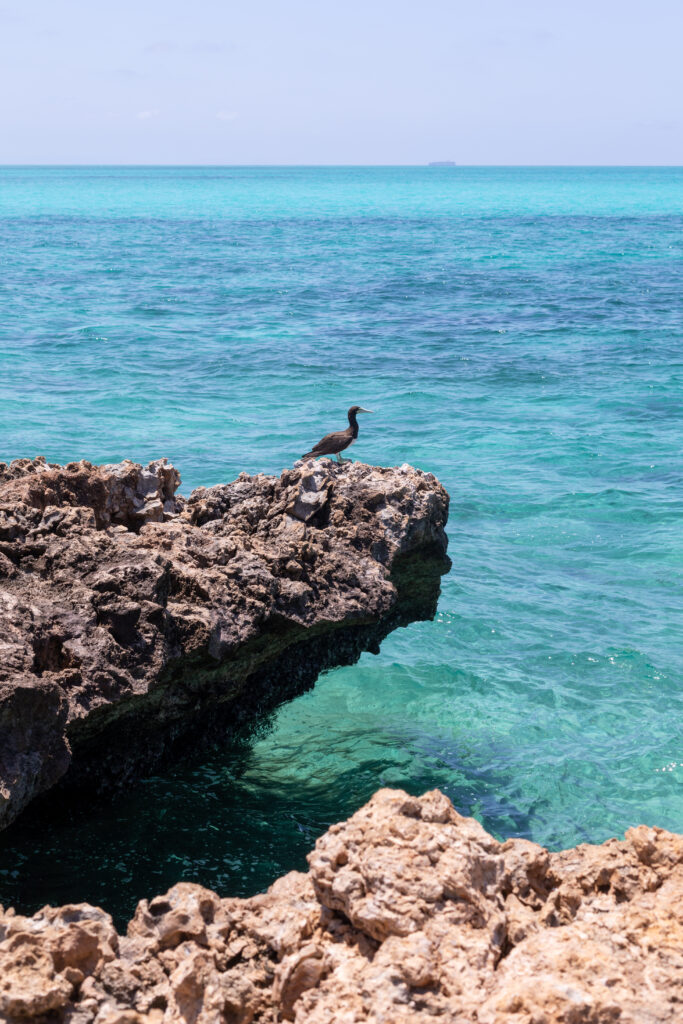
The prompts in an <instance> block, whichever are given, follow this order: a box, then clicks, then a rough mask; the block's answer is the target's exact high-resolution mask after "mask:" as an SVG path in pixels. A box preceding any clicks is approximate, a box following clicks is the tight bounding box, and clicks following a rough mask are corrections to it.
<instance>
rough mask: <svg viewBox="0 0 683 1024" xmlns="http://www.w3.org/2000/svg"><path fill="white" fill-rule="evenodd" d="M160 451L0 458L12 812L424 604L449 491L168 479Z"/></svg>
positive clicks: (129, 764)
mask: <svg viewBox="0 0 683 1024" xmlns="http://www.w3.org/2000/svg"><path fill="white" fill-rule="evenodd" d="M179 482H180V477H179V475H178V473H177V471H176V470H175V469H174V468H173V467H172V466H171V465H169V464H168V463H167V462H166V460H160V461H157V462H152V463H150V464H149V466H148V467H147V468H143V467H142V466H139V465H137V464H135V463H132V462H123V463H121V464H120V465H112V466H99V467H96V466H92V465H91V464H90V463H88V462H78V463H71V464H69V465H67V466H64V467H61V466H52V465H48V464H47V463H46V462H45V460H44V459H42V458H38V459H35V460H33V461H31V460H29V459H22V460H19V461H17V462H13V463H12V464H11V465H10V466H9V467H8V466H6V465H5V464H0V827H2V826H4V825H6V824H8V823H9V822H10V821H11V820H12V819H13V818H15V817H16V815H17V814H18V813H19V812H20V811H21V810H22V808H23V807H25V806H26V804H27V803H28V802H29V801H30V800H32V799H33V798H34V797H35V796H36V795H38V794H40V793H42V792H44V791H45V790H47V789H49V788H50V787H52V786H53V785H54V784H55V783H57V782H59V780H62V783H61V784H62V785H69V786H71V787H85V788H87V789H106V788H108V787H112V786H114V785H119V784H123V783H125V782H127V781H129V780H130V779H132V778H135V777H136V776H138V775H140V774H142V773H144V772H147V771H149V770H151V769H152V768H153V767H155V766H157V765H158V764H159V763H160V761H162V760H163V759H168V758H172V757H175V756H176V755H177V754H178V753H179V752H182V753H186V752H187V751H188V750H193V749H195V748H196V747H198V746H199V745H201V744H203V743H205V742H207V741H210V740H211V739H212V738H215V737H217V736H219V735H222V734H223V733H224V732H225V730H226V729H230V728H232V727H235V726H236V725H238V724H241V723H244V722H245V721H250V720H252V719H255V718H257V717H258V716H259V715H260V714H262V713H263V712H264V711H267V710H268V709H270V708H272V707H274V706H275V705H277V704H278V703H280V702H281V701H283V700H286V699H289V698H290V697H292V696H294V695H296V694H298V693H301V692H303V691H304V690H305V689H307V688H309V687H310V686H312V685H313V683H314V682H315V679H316V678H317V676H318V675H319V673H320V672H321V671H322V670H323V669H326V668H330V667H333V666H336V665H342V664H350V663H352V662H353V661H355V660H356V659H357V658H358V657H359V656H360V654H361V653H362V651H364V650H371V651H376V650H377V649H378V645H379V642H380V641H381V640H382V638H383V637H384V636H385V635H386V634H387V633H388V632H389V631H390V630H392V629H394V628H395V627H397V626H401V625H405V624H407V623H408V622H410V621H413V620H415V619H424V618H430V617H432V616H433V614H434V611H435V609H436V601H437V597H438V594H439V580H440V575H441V574H442V573H443V572H445V571H446V570H447V568H448V566H449V564H450V563H449V562H448V559H447V557H446V553H445V552H446V545H447V540H446V535H445V533H444V526H445V523H446V519H447V515H448V495H447V494H446V491H445V490H444V489H443V487H442V486H441V485H440V484H439V483H438V481H437V480H436V479H435V477H434V476H432V475H431V474H429V473H423V472H421V471H420V470H417V469H413V468H412V467H410V466H407V465H404V466H401V467H400V468H393V469H383V468H377V467H371V466H366V465H363V464H360V463H356V464H353V465H351V464H347V465H343V466H340V465H337V464H335V463H331V462H329V461H326V462H318V463H315V464H314V463H312V462H305V463H297V464H296V465H295V467H294V468H293V469H290V470H286V471H285V472H284V473H283V474H282V476H281V477H279V478H278V477H270V476H263V475H258V476H253V477H250V476H247V475H246V474H241V475H240V476H239V477H238V478H237V480H235V481H233V482H232V483H230V484H224V485H220V486H216V487H209V488H199V489H198V490H196V491H194V492H193V493H192V494H191V495H190V497H189V498H188V499H187V500H186V499H184V498H182V497H180V496H177V495H176V493H175V492H176V488H177V486H178V484H179Z"/></svg>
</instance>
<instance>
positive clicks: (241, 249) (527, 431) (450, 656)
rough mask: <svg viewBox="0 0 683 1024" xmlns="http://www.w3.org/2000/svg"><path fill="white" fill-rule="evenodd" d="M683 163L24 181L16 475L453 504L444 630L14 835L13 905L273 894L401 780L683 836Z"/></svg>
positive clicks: (544, 812) (8, 343) (419, 630)
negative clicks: (304, 466) (345, 452)
mask: <svg viewBox="0 0 683 1024" xmlns="http://www.w3.org/2000/svg"><path fill="white" fill-rule="evenodd" d="M682 271H683V169H676V168H668V169H663V168H653V169H647V168H637V169H635V168H623V169H605V168H602V169H600V168H571V169H563V168H464V167H463V168H443V169H441V168H225V169H224V168H215V167H212V168H157V169H153V168H77V169H74V168H18V167H13V168H3V169H0V313H1V316H0V459H1V460H5V461H6V460H9V459H11V458H16V457H21V456H29V455H30V456H33V455H37V454H43V455H45V456H46V457H47V458H48V459H49V460H50V461H59V462H66V461H70V460H73V459H79V458H87V459H90V460H91V461H93V462H111V461H118V460H120V459H123V458H125V457H130V458H133V459H136V460H138V461H140V462H145V461H146V460H149V459H152V458H157V457H159V456H164V455H165V456H168V457H169V458H170V459H171V460H172V461H173V462H174V463H175V465H176V466H178V467H179V469H180V471H181V474H182V477H183V486H182V488H181V489H182V490H183V491H185V492H187V491H189V490H190V489H191V488H193V487H195V486H197V485H200V484H213V483H216V482H220V481H226V480H229V479H232V478H233V477H234V476H236V475H237V473H239V472H240V471H241V470H247V471H249V472H256V471H264V472H269V473H279V472H280V470H281V469H282V468H283V467H284V466H287V465H290V464H291V463H292V462H293V460H294V459H295V458H297V457H298V456H299V455H300V454H301V452H303V451H305V450H307V449H308V448H310V446H311V444H312V443H313V442H315V441H316V440H317V439H318V438H319V437H320V436H321V435H322V434H323V433H325V432H327V431H328V430H330V429H336V428H338V427H342V426H344V425H345V411H346V409H347V408H348V406H349V405H351V404H354V403H358V404H361V405H364V406H366V407H368V408H371V409H374V410H375V415H374V416H373V417H365V418H362V419H361V434H360V439H359V441H358V443H357V445H356V446H355V447H354V449H353V450H352V454H353V456H354V458H357V459H362V460H364V461H368V462H373V463H378V464H386V465H390V464H397V463H402V462H404V461H408V462H411V463H413V464H414V465H416V466H420V467H422V468H424V469H427V470H431V471H433V472H434V473H436V474H437V475H438V476H439V478H440V479H441V480H442V482H443V483H444V485H445V486H446V487H447V489H448V490H449V492H450V494H451V498H452V505H451V515H450V522H449V526H448V533H449V537H450V555H451V557H452V559H453V568H452V571H451V573H450V575H449V576H448V577H446V578H445V579H444V582H443V591H442V596H441V600H440V604H439V612H438V614H437V617H436V619H435V620H434V621H433V622H430V623H415V624H413V625H411V626H410V627H408V628H406V629H403V630H399V631H397V632H396V633H394V634H393V635H392V636H391V637H389V638H388V639H387V640H386V641H385V642H384V644H383V646H382V650H381V653H380V654H379V655H378V656H373V655H369V654H368V655H364V656H363V657H362V659H361V661H360V662H359V664H358V665H357V666H354V667H352V668H345V669H340V670H338V671H334V672H330V673H329V674H327V675H325V676H323V677H322V678H321V679H320V680H319V681H318V683H317V685H316V687H315V689H314V690H313V691H311V692H310V693H308V694H306V695H304V696H302V697H301V698H299V699H297V700H295V701H293V702H292V703H290V704H288V705H286V706H284V707H283V708H281V709H280V710H279V711H278V712H277V713H276V714H275V715H274V716H273V717H272V719H271V720H270V721H269V722H267V723H264V724H263V726H262V727H261V728H260V729H259V730H258V732H257V733H255V734H254V735H251V736H244V737H242V738H241V739H240V740H239V742H234V743H232V744H230V745H226V746H225V748H223V749H217V750H216V751H215V752H214V753H213V754H212V755H211V756H210V757H207V758H206V759H205V760H204V761H203V762H201V763H197V762H194V763H190V764H188V765H178V766H177V767H176V768H175V769H174V770H172V771H169V772H167V773H165V774H164V775H160V776H157V777H154V778H152V779H149V780H146V781H144V782H142V783H141V784H140V785H139V786H138V788H137V789H136V790H135V791H134V792H131V793H128V794H125V795H124V796H121V797H119V798H117V799H116V800H115V801H114V802H113V803H110V804H106V805H102V806H96V807H93V806H89V807H81V806H73V805H66V804H62V803H60V802H58V801H54V802H52V803H51V806H50V809H49V811H48V810H46V809H45V808H43V809H41V811H40V813H39V814H38V813H35V812H31V811H29V812H27V814H26V815H25V817H24V818H23V819H22V820H21V821H20V822H19V823H18V824H17V825H16V826H15V827H14V828H12V829H11V830H10V831H9V832H7V833H5V834H4V835H3V837H2V838H0V902H4V903H6V904H7V903H14V904H16V905H17V906H18V907H20V908H21V909H29V910H33V909H35V908H36V907H37V906H40V905H41V904H43V903H45V902H53V903H54V902H57V903H62V902H65V901H68V900H89V901H91V902H95V903H98V904H100V905H102V906H104V907H105V908H106V909H109V910H110V911H113V912H114V913H115V914H116V915H117V919H118V920H119V921H120V922H121V921H125V920H126V918H127V917H128V916H129V915H130V913H131V912H132V910H133V908H134V906H135V903H136V901H137V900H138V899H139V898H142V897H144V896H151V895H153V894H154V893H157V892H161V891H164V889H165V888H166V887H167V886H169V885H171V884H172V883H174V882H175V881H178V880H179V879H181V878H183V879H187V880H195V881H199V882H201V883H203V884H205V885H207V886H210V887H212V888H215V889H217V890H218V891H219V892H221V893H223V894H226V895H228V894H232V895H248V894H251V893H254V892H256V891H258V890H259V889H262V888H264V887H265V886H267V885H268V884H269V883H270V882H271V881H272V880H273V879H274V878H275V877H276V876H278V875H279V874H281V873H282V872H284V871H286V870H288V869H290V868H304V867H305V853H306V851H307V850H308V849H309V848H310V847H311V845H312V844H313V841H314V839H315V837H316V836H317V835H318V834H319V833H320V832H321V831H323V830H324V829H325V828H326V827H327V826H328V825H329V824H330V823H331V822H334V821H337V820H340V819H342V818H344V817H346V816H347V815H348V814H350V813H351V812H353V811H354V810H355V809H356V808H358V807H359V806H360V805H361V804H363V803H364V802H365V801H366V800H367V799H368V797H369V796H370V795H371V793H373V792H374V791H375V789H377V788H378V787H379V786H384V785H390V786H401V787H403V788H405V789H407V790H410V791H411V792H415V793H419V792H422V791H424V790H426V789H429V788H431V787H433V786H439V787H440V788H441V789H443V790H444V791H445V792H446V793H447V794H448V795H449V796H450V797H451V798H452V799H453V801H454V803H455V805H456V806H457V807H458V808H459V810H460V811H462V812H463V813H465V814H473V815H475V816H476V817H477V818H479V819H480V820H481V821H482V822H483V824H484V825H485V826H486V827H487V828H488V829H489V830H490V831H492V832H493V833H494V834H495V835H496V836H498V837H501V838H503V837H507V836H512V835H516V836H525V837H528V838H530V839H533V840H535V841H537V842H540V843H543V844H546V845H549V846H550V847H552V848H553V849H559V848H562V847H567V846H570V845H573V844H575V843H577V842H583V841H589V842H601V841H602V840H604V839H607V838H608V837H609V836H613V835H621V834H623V832H624V830H625V829H626V828H628V827H629V826H631V825H634V824H638V823H641V822H645V823H648V824H657V825H661V826H664V827H667V828H670V829H674V830H678V831H683V641H682V632H683V587H682V582H683V581H682V578H681V576H682V572H681V570H682V566H683V529H682V526H681V516H682V514H683V486H682V485H683V464H682V461H681V447H682V444H681V442H682V440H683V298H682V294H683V273H682Z"/></svg>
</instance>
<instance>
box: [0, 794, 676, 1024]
mask: <svg viewBox="0 0 683 1024" xmlns="http://www.w3.org/2000/svg"><path fill="white" fill-rule="evenodd" d="M309 863H310V871H309V873H308V874H307V875H303V874H300V873H297V872H292V873H290V874H288V875H285V876H284V877H283V878H281V879H279V880H278V881H277V882H276V883H275V884H274V885H273V886H271V888H270V889H269V890H268V892H267V893H264V894H262V895H259V896H254V897H253V898H251V899H248V900H240V899H221V898H220V897H218V896H217V895H216V894H215V893H212V892H209V891H208V890H206V889H203V888H202V887H201V886H198V885H192V884H189V883H181V884H179V885H176V886H174V887H173V888H172V889H171V890H170V891H169V892H168V893H167V894H166V895H165V896H163V897H156V898H155V899H153V900H150V901H149V902H148V901H144V900H143V901H142V902H141V903H140V904H139V906H138V909H137V911H136V914H135V917H134V918H133V920H132V921H131V923H130V925H129V929H128V935H127V936H125V937H119V936H117V935H116V933H115V932H114V930H113V927H112V925H111V919H110V918H109V917H108V915H106V914H105V913H104V912H103V911H101V910H98V909H97V908H94V907H88V906H87V905H82V906H79V907H64V908H59V909H52V908H45V909H44V910H42V911H40V912H39V913H38V914H35V915H34V916H33V917H31V918H26V917H21V916H19V915H16V914H14V912H13V911H11V910H10V911H7V912H6V913H1V912H0V1020H2V1021H3V1022H6V1024H21V1022H26V1021H30V1020H32V1021H36V1022H40V1024H59V1022H64V1024H67V1022H68V1024H252V1022H254V1024H255V1022H260V1024H276V1022H278V1021H282V1020H286V1021H294V1022H295V1024H360V1022H367V1024H409V1022H421V1021H428V1020H433V1019H440V1020H442V1021H448V1022H450V1021H453V1022H463V1024H464V1022H466V1024H617V1022H618V1024H678V1022H680V1021H682V1020H683V836H677V835H673V834H672V833H668V832H665V831H663V830H662V829H653V828H646V827H645V826H641V827H639V828H635V829H630V830H629V831H628V832H627V834H626V837H625V839H624V840H622V841H618V840H616V839H611V840H609V841H608V842H607V843H604V844H603V845H602V846H587V845H582V846H578V847H576V848H575V849H572V850H565V851H563V852H561V853H548V852H547V851H546V850H544V849H542V848H541V847H539V846H536V845H535V844H534V843H530V842H527V841H526V840H521V839H510V840H508V841H507V842H504V843H499V842H497V841H496V840H495V839H493V838H492V837H491V836H489V835H488V834H487V833H486V831H485V830H484V829H483V828H482V827H481V825H479V824H478V822H476V821H474V820H473V819H471V818H463V817H462V816H461V815H459V814H458V813H457V811H456V810H455V809H454V808H453V807H452V805H451V804H450V802H449V801H448V800H447V799H446V797H445V796H443V794H441V793H439V792H437V791H434V792H431V793H426V794H425V795H424V796H423V797H420V798H416V797H411V796H408V795H407V794H406V793H403V792H400V791H392V790H380V792H378V793H377V794H376V795H375V796H374V797H373V799H372V800H371V801H370V802H369V803H368V804H367V805H366V806H365V807H363V808H361V810H359V811H358V812H357V813H356V814H355V815H353V817H352V818H350V819H349V821H347V822H344V823H343V824H340V825H334V826H333V827H332V828H330V829H329V830H328V832H327V833H326V834H325V835H324V836H322V837H321V838H320V839H319V840H318V842H317V843H316V846H315V849H314V851H313V852H312V853H311V854H310V856H309Z"/></svg>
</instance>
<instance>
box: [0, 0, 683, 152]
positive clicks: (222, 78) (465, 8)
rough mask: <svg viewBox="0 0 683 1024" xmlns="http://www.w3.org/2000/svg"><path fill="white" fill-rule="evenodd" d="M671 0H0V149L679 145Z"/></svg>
mask: <svg viewBox="0 0 683 1024" xmlns="http://www.w3.org/2000/svg"><path fill="white" fill-rule="evenodd" d="M682 39H683V0H648V2H647V3H644V2H637V3H636V2H634V0H571V2H569V0H565V2H553V0H545V2H540V0H478V2H477V0H471V2H467V3H465V2H461V0H454V2H447V0H414V2H412V3H404V2H401V0H398V2H397V0H362V2H361V0H343V2H341V0H338V2H336V3H329V2H326V0H281V2H276V0H251V2H249V0H240V2H239V3H238V2H225V0H223V2H219V0H193V2H191V3H190V2H187V0H183V2H181V0H116V2H115V3H98V2H97V0H49V2H48V0H21V3H18V2H16V0H0V90H1V91H0V112H1V113H0V163H214V164H215V163H218V164H235V163H236V164H251V163H266V164H269V163H274V164H280V163H281V164H298V163H304V164H307V163H312V164H318V163H320V164H335V163H347V164H348V163H351V164H354V163H361V164H362V163H364V164H375V163H380V164H382V163H384V164H387V163H388V164H403V163H407V164H422V163H426V162H427V161H429V160H444V159H451V160H455V161H457V162H458V163H463V164H683V117H682V116H681V107H682V97H683V60H682V59H681V40H682Z"/></svg>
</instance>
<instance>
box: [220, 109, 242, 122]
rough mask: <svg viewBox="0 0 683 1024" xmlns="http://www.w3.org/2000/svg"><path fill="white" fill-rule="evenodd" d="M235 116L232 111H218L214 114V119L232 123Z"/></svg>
mask: <svg viewBox="0 0 683 1024" xmlns="http://www.w3.org/2000/svg"><path fill="white" fill-rule="evenodd" d="M236 117H237V114H236V113H235V111H234V110H219V111H217V113H216V119H217V120H218V121H234V120H235V118H236Z"/></svg>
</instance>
